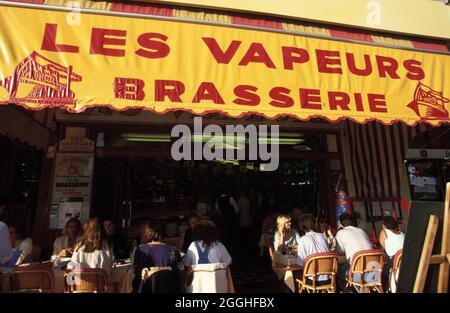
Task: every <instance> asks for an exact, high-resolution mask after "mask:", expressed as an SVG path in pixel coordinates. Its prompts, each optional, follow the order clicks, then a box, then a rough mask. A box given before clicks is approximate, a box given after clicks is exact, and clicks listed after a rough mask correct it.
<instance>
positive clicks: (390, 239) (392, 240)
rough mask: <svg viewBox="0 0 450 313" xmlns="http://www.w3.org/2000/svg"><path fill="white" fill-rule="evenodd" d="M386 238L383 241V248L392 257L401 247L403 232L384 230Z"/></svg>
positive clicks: (403, 237)
mask: <svg viewBox="0 0 450 313" xmlns="http://www.w3.org/2000/svg"><path fill="white" fill-rule="evenodd" d="M384 232H385V234H386V240H385V241H384V250H386V254H387V255H388V256H389V257H393V256H394V255H395V254H396V253H397V251H398V250H400V249H403V242H404V241H405V234H404V233H402V232H400V234H396V233H394V232H393V231H391V230H389V229H385V230H384Z"/></svg>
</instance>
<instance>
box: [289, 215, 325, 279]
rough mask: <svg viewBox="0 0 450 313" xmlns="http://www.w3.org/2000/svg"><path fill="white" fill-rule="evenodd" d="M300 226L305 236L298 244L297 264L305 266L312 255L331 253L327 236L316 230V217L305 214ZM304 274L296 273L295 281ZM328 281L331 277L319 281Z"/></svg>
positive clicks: (323, 277) (321, 277)
mask: <svg viewBox="0 0 450 313" xmlns="http://www.w3.org/2000/svg"><path fill="white" fill-rule="evenodd" d="M300 224H301V225H300V226H301V228H302V229H303V231H304V232H305V234H304V235H303V236H302V237H301V238H300V240H299V243H298V248H297V249H298V252H297V264H298V265H301V266H303V265H305V260H306V258H307V257H308V256H310V255H311V254H315V253H324V252H329V251H330V250H329V249H328V241H327V239H326V238H325V236H324V235H323V234H322V233H318V232H316V231H315V230H314V229H315V223H314V217H313V216H312V215H311V214H304V215H303V216H302V220H301V223H300ZM302 272H303V271H300V272H294V277H295V279H302V277H301V276H302V275H303V274H302ZM328 279H330V277H329V275H320V276H319V277H318V278H317V281H318V282H322V281H326V280H328Z"/></svg>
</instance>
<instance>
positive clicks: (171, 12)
mask: <svg viewBox="0 0 450 313" xmlns="http://www.w3.org/2000/svg"><path fill="white" fill-rule="evenodd" d="M4 1H10V2H22V3H29V4H41V5H52V6H65V7H74V1H73V0H4ZM76 3H77V5H80V8H82V9H91V10H101V11H112V12H123V13H135V14H144V15H153V16H165V17H174V18H183V19H191V20H193V21H199V20H200V21H209V22H216V23H224V24H230V25H242V26H251V27H258V28H262V29H269V30H277V31H283V30H284V31H287V32H297V33H303V34H310V35H316V36H323V37H329V38H330V39H332V38H335V39H344V40H354V41H360V42H367V43H372V44H377V43H378V44H380V45H389V46H394V47H403V48H412V49H414V48H415V49H422V50H429V51H436V52H449V47H448V46H447V45H446V43H444V42H442V41H437V40H427V39H422V38H410V37H405V36H396V35H392V34H386V33H376V32H371V31H366V30H357V29H350V28H344V27H339V26H331V25H325V24H312V23H308V22H303V21H298V20H290V21H289V20H286V19H280V18H271V17H267V16H260V15H258V16H256V15H255V16H254V15H250V14H241V13H236V12H223V11H216V10H210V9H195V8H191V7H189V8H187V7H186V8H185V7H178V6H177V7H175V6H168V5H161V4H146V3H137V2H131V1H126V2H125V1H121V2H107V1H89V0H88V1H86V0H79V1H76Z"/></svg>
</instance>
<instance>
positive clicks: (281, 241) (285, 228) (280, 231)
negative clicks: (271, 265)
mask: <svg viewBox="0 0 450 313" xmlns="http://www.w3.org/2000/svg"><path fill="white" fill-rule="evenodd" d="M291 225H292V220H291V217H290V216H289V215H283V214H282V215H278V218H277V231H276V232H275V236H274V240H273V246H274V248H275V251H279V252H283V251H286V250H288V249H296V248H297V246H298V243H299V242H300V235H299V234H298V232H297V231H296V230H295V229H293V228H292V227H291Z"/></svg>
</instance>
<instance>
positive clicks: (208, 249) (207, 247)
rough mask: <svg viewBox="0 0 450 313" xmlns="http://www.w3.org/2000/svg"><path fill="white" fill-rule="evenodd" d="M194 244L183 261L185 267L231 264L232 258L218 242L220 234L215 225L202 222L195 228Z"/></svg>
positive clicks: (193, 234)
mask: <svg viewBox="0 0 450 313" xmlns="http://www.w3.org/2000/svg"><path fill="white" fill-rule="evenodd" d="M192 237H193V239H194V242H192V243H191V244H190V246H189V248H188V250H187V252H186V255H185V257H184V260H183V264H184V266H185V267H190V266H191V265H196V264H209V263H225V264H226V265H227V266H228V265H230V264H231V256H230V254H229V253H228V251H227V249H226V248H225V246H224V245H223V244H222V243H221V242H219V240H218V232H217V228H216V226H215V225H214V223H212V222H210V221H202V222H201V223H200V224H198V225H197V226H195V228H194V230H193V233H192Z"/></svg>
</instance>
